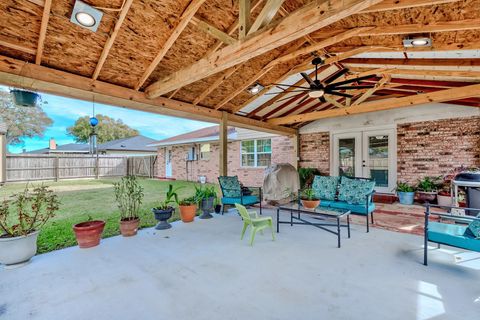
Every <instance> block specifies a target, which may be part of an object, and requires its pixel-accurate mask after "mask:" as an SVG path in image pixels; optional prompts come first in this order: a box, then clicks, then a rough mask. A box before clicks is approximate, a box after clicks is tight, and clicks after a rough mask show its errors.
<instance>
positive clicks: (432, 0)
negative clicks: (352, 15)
mask: <svg viewBox="0 0 480 320" xmlns="http://www.w3.org/2000/svg"><path fill="white" fill-rule="evenodd" d="M458 1H459V0H384V1H382V2H380V3H378V4H376V5H373V6H371V7H369V8H368V9H365V10H362V12H360V13H371V12H380V11H390V10H398V9H407V8H415V7H424V6H433V5H439V4H444V3H452V2H458Z"/></svg>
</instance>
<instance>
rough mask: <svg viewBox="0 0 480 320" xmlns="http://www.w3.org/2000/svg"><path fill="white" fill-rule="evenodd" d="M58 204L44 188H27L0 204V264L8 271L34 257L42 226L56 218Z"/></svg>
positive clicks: (50, 191) (55, 197)
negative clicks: (31, 189) (31, 190)
mask: <svg viewBox="0 0 480 320" xmlns="http://www.w3.org/2000/svg"><path fill="white" fill-rule="evenodd" d="M59 205H60V202H59V201H58V198H57V195H55V194H54V193H53V191H52V190H50V189H48V187H46V186H40V187H35V188H33V192H30V190H29V188H28V185H27V186H26V187H25V189H24V191H23V192H20V193H18V194H16V195H13V196H12V200H10V201H8V200H5V201H3V202H2V203H1V204H0V232H1V233H0V263H1V264H4V265H6V266H7V268H11V267H16V266H21V265H23V264H26V263H28V261H30V259H31V258H32V257H33V256H34V255H35V254H36V253H37V238H38V234H39V232H40V229H41V228H42V226H43V225H45V223H47V221H48V220H49V219H51V218H53V217H54V216H55V212H56V211H57V210H58V208H59Z"/></svg>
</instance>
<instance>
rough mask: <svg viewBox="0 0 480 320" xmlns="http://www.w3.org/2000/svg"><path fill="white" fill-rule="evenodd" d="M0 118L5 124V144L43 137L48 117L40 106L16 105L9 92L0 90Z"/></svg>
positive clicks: (14, 143)
mask: <svg viewBox="0 0 480 320" xmlns="http://www.w3.org/2000/svg"><path fill="white" fill-rule="evenodd" d="M0 119H1V120H2V121H3V122H4V123H5V124H6V125H7V135H6V137H7V144H10V145H19V144H23V143H24V138H34V137H43V134H44V132H45V130H46V129H47V127H49V126H50V125H51V124H52V123H53V120H52V119H50V118H49V117H48V116H47V114H46V113H45V112H44V111H43V109H42V108H41V107H40V106H36V107H22V106H17V105H16V104H15V103H14V102H13V99H12V97H11V95H10V93H9V92H6V91H0Z"/></svg>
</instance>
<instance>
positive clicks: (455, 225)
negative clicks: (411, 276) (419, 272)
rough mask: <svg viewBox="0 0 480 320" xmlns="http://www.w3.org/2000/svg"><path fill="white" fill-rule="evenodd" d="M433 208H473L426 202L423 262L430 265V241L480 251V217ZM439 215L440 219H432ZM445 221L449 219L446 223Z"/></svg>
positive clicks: (449, 209)
mask: <svg viewBox="0 0 480 320" xmlns="http://www.w3.org/2000/svg"><path fill="white" fill-rule="evenodd" d="M431 208H440V209H447V210H448V211H449V212H451V210H452V209H462V210H469V209H472V208H460V207H443V206H438V205H431V204H428V203H427V204H426V207H425V230H424V253H423V264H424V265H428V242H434V243H437V245H438V248H440V245H441V244H444V245H448V246H451V247H456V248H461V249H466V250H470V251H476V252H480V217H479V216H477V217H473V216H458V215H452V214H449V213H439V212H432V211H431ZM432 215H434V216H437V217H439V221H438V222H436V221H430V218H431V216H432ZM443 221H448V223H445V222H443Z"/></svg>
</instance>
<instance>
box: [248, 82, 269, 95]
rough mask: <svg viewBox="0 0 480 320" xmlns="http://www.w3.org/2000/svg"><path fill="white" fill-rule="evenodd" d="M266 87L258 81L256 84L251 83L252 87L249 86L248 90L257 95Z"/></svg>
mask: <svg viewBox="0 0 480 320" xmlns="http://www.w3.org/2000/svg"><path fill="white" fill-rule="evenodd" d="M264 88H265V87H264V86H262V85H261V84H260V83H258V82H256V83H255V84H253V85H251V86H250V87H248V89H247V91H248V92H249V93H250V94H251V95H256V94H257V93H259V92H260V91H262V90H263V89H264Z"/></svg>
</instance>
